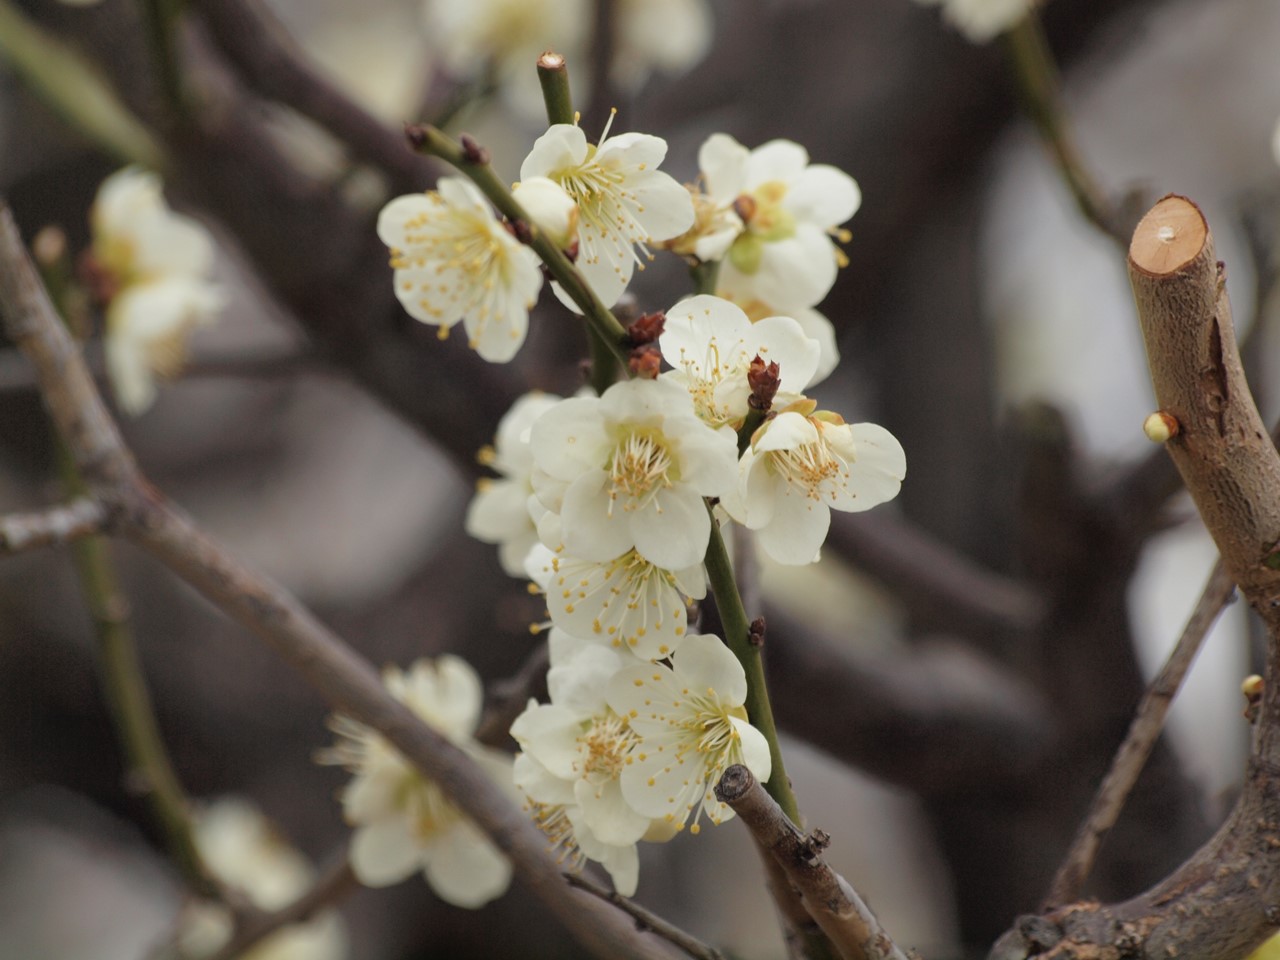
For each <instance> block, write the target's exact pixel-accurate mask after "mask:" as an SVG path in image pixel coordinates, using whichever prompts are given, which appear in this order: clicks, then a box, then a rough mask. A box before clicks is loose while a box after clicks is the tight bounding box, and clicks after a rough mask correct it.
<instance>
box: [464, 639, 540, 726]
mask: <svg viewBox="0 0 1280 960" xmlns="http://www.w3.org/2000/svg"><path fill="white" fill-rule="evenodd" d="M549 666H551V652H550V650H549V649H548V647H547V645H546V644H545V643H539V644H538V645H537V646H536V647H534V648H533V650H532V651H531V652H530V653H529V656H528V658H526V660H525V662H524V663H522V664H521V665H520V669H519V670H517V671H516V672H515V673H514V674H512V675H511V676H510V677H507V678H506V679H505V680H499V681H497V682H495V683H493V684H492V685H491V686H490V688H489V703H488V704H487V705H486V706H485V710H484V714H483V715H482V716H481V717H480V723H479V724H478V725H477V726H476V734H475V736H476V739H477V740H479V741H480V742H481V743H485V744H488V745H489V746H491V747H506V748H509V747H510V746H511V724H512V723H513V722H514V721H515V719H516V717H518V716H519V715H520V713H521V712H522V711H523V710H524V708H525V706H526V705H527V704H528V703H529V698H530V697H531V696H534V695H535V691H536V690H538V688H539V687H542V686H545V684H546V677H547V668H548V667H549Z"/></svg>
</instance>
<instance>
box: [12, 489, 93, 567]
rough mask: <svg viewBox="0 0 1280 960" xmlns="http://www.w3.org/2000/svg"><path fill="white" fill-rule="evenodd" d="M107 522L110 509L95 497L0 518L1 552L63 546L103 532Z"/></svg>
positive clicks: (79, 498)
mask: <svg viewBox="0 0 1280 960" xmlns="http://www.w3.org/2000/svg"><path fill="white" fill-rule="evenodd" d="M106 523H107V510H106V508H105V507H103V505H102V504H101V503H99V502H98V501H97V500H94V499H92V498H91V497H77V498H76V499H75V500H72V501H71V502H70V503H66V504H62V505H60V506H57V507H47V508H45V509H44V510H37V511H35V512H34V513H10V514H7V515H5V516H0V553H20V552H21V551H23V550H32V549H34V548H36V547H52V546H63V545H65V544H68V543H70V542H71V541H73V540H78V539H80V538H81V537H86V536H89V535H90V534H93V533H98V532H100V531H101V530H102V529H103V527H104V526H105V525H106Z"/></svg>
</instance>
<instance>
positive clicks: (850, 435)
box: [720, 400, 907, 565]
mask: <svg viewBox="0 0 1280 960" xmlns="http://www.w3.org/2000/svg"><path fill="white" fill-rule="evenodd" d="M815 406H816V404H815V403H814V402H813V401H812V400H806V401H803V402H800V403H797V404H793V405H792V407H791V408H790V409H784V410H782V411H781V412H779V413H778V415H777V416H775V417H773V418H772V419H770V420H767V421H765V423H764V424H763V425H762V426H761V427H760V429H759V430H757V431H756V432H755V435H754V436H753V437H752V438H751V443H750V445H749V446H748V447H747V449H746V451H744V453H743V455H742V459H741V461H740V462H739V464H738V483H737V486H736V487H735V488H734V490H733V492H732V493H731V494H729V495H728V496H725V497H723V498H722V499H721V501H720V504H721V506H722V507H724V509H725V510H726V511H727V512H728V514H729V515H730V516H731V517H733V519H734V520H736V521H738V522H739V523H741V524H742V525H743V526H745V527H747V528H748V529H749V530H754V531H756V540H757V542H758V543H759V544H760V547H761V549H763V550H764V552H765V553H766V554H768V555H769V556H770V557H772V558H773V559H774V560H776V561H778V562H779V563H785V564H794V565H801V564H806V563H812V562H813V561H814V560H816V559H817V557H818V551H819V550H820V549H821V547H822V544H823V542H824V541H825V540H826V538H827V531H828V529H829V528H830V526H831V511H832V510H843V511H846V512H856V511H861V510H869V509H871V508H872V507H874V506H877V505H878V504H881V503H884V502H886V501H888V500H892V499H893V498H894V497H896V496H897V495H898V490H899V489H900V488H901V486H902V479H903V477H904V476H906V471H907V461H906V457H905V455H904V454H903V452H902V446H901V444H899V443H898V441H897V440H896V439H894V437H893V435H892V434H891V433H889V431H888V430H885V429H884V428H883V427H880V426H877V425H876V424H874V423H853V424H849V423H845V422H844V420H843V419H841V418H840V416H839V415H837V414H834V413H830V412H829V411H825V410H821V411H817V412H816V413H815V412H814V408H815Z"/></svg>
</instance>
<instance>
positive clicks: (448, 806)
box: [397, 773, 462, 840]
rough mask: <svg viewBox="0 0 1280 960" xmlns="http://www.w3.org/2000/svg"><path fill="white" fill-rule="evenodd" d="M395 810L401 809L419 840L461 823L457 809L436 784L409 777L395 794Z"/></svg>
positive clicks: (414, 776) (413, 776)
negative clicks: (406, 814)
mask: <svg viewBox="0 0 1280 960" xmlns="http://www.w3.org/2000/svg"><path fill="white" fill-rule="evenodd" d="M397 793H398V795H397V801H398V802H397V806H399V807H401V808H402V809H404V810H405V811H406V812H407V813H408V814H409V817H410V819H411V822H412V823H413V827H414V831H415V832H416V833H417V835H418V837H419V838H420V839H422V840H428V839H430V838H431V837H434V836H436V835H437V834H439V833H441V832H442V831H444V830H447V829H448V828H449V827H450V826H452V825H453V824H455V823H457V822H458V821H459V820H461V819H462V814H461V813H459V812H458V808H457V807H455V806H454V805H453V804H452V803H450V802H449V801H448V800H447V799H446V798H445V795H444V791H442V790H441V789H440V787H438V786H437V785H436V784H435V783H433V782H432V781H430V780H427V779H424V778H423V777H421V776H419V775H417V774H416V773H415V774H412V775H411V776H410V777H408V778H406V780H405V782H404V783H403V784H402V785H401V787H400V790H399V791H398V792H397Z"/></svg>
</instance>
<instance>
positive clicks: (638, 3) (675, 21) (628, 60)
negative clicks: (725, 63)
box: [611, 0, 714, 91]
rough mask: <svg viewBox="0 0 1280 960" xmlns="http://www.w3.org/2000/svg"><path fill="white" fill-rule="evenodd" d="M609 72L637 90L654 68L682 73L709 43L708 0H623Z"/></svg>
mask: <svg viewBox="0 0 1280 960" xmlns="http://www.w3.org/2000/svg"><path fill="white" fill-rule="evenodd" d="M616 9H617V14H616V16H617V26H616V28H615V31H614V32H615V36H616V41H615V44H614V56H613V65H612V69H611V75H612V77H613V80H614V82H615V83H617V84H619V85H620V86H622V87H625V88H627V89H628V90H632V91H636V90H639V89H640V88H641V87H642V86H644V83H645V81H646V80H648V79H649V74H650V73H652V72H655V71H656V72H658V73H667V74H677V73H683V72H684V71H686V70H688V69H689V68H690V67H692V66H693V65H694V64H696V63H698V61H700V60H701V59H702V58H703V57H705V56H706V55H707V51H708V50H709V49H710V48H711V39H712V27H713V26H714V25H713V23H712V19H711V10H710V9H709V7H708V6H707V3H706V0H621V2H620V3H618V4H617V6H616Z"/></svg>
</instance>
